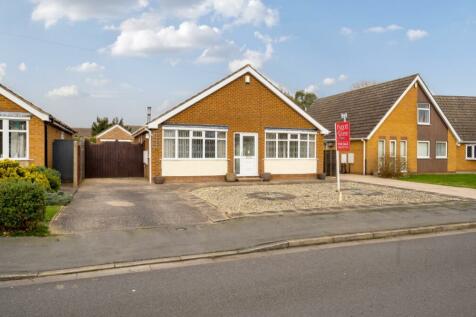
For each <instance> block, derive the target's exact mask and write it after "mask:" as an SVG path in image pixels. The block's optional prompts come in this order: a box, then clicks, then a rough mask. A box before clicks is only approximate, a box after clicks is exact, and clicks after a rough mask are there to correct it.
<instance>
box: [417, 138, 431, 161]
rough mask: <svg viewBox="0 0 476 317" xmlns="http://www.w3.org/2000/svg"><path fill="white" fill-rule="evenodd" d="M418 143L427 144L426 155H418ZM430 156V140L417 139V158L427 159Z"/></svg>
mask: <svg viewBox="0 0 476 317" xmlns="http://www.w3.org/2000/svg"><path fill="white" fill-rule="evenodd" d="M420 143H426V144H428V156H420V154H419V153H418V152H419V151H418V145H419V144H420ZM430 158H431V142H430V141H417V159H419V160H428V159H430Z"/></svg>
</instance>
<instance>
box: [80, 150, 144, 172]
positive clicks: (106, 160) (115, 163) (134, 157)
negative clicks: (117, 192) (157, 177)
mask: <svg viewBox="0 0 476 317" xmlns="http://www.w3.org/2000/svg"><path fill="white" fill-rule="evenodd" d="M86 177H88V178H95V177H144V165H143V148H142V144H132V143H129V142H104V143H100V144H93V143H90V142H86Z"/></svg>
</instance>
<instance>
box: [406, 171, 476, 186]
mask: <svg viewBox="0 0 476 317" xmlns="http://www.w3.org/2000/svg"><path fill="white" fill-rule="evenodd" d="M400 180H403V181H410V182H417V183H426V184H435V185H446V186H454V187H467V188H476V174H421V175H409V176H405V177H401V178H400Z"/></svg>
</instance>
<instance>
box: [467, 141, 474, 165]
mask: <svg viewBox="0 0 476 317" xmlns="http://www.w3.org/2000/svg"><path fill="white" fill-rule="evenodd" d="M466 159H467V160H469V161H473V160H476V144H466Z"/></svg>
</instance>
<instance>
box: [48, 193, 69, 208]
mask: <svg viewBox="0 0 476 317" xmlns="http://www.w3.org/2000/svg"><path fill="white" fill-rule="evenodd" d="M71 200H73V195H71V194H68V193H64V192H53V193H51V192H50V193H46V205H47V206H66V205H67V204H69V203H70V202H71Z"/></svg>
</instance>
